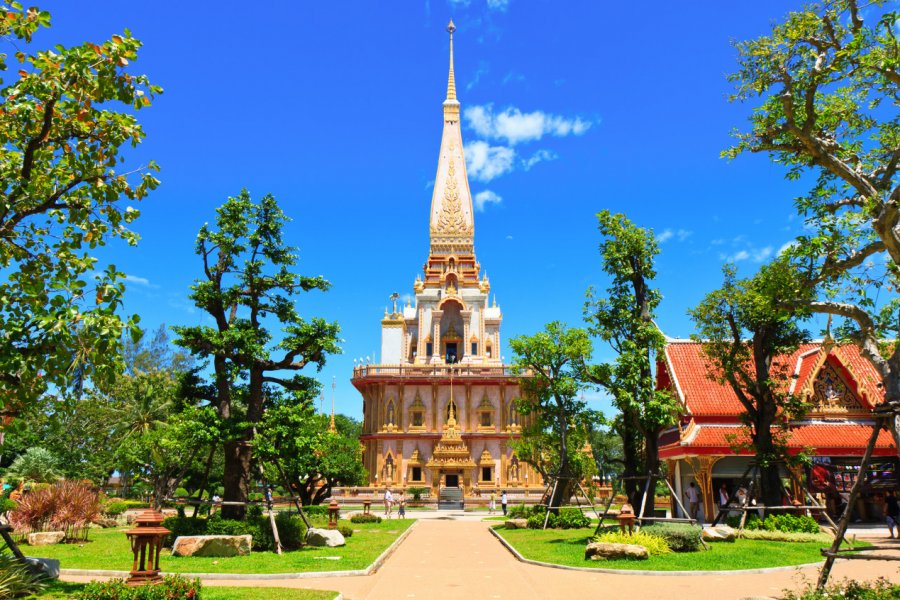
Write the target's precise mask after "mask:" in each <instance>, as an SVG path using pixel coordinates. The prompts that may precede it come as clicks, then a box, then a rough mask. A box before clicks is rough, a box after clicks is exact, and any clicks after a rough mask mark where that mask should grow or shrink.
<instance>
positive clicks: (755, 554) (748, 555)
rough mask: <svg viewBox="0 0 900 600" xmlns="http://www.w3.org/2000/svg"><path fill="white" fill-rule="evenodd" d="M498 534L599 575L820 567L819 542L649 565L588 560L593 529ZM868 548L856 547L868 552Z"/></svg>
mask: <svg viewBox="0 0 900 600" xmlns="http://www.w3.org/2000/svg"><path fill="white" fill-rule="evenodd" d="M494 529H495V530H496V531H497V533H499V534H500V535H501V536H503V538H504V539H505V540H506V541H508V542H509V543H510V544H511V545H512V546H513V547H514V548H515V549H516V550H518V551H519V553H520V554H521V555H522V556H524V557H525V558H527V559H529V560H537V561H541V562H547V563H554V564H559V565H567V566H572V567H588V568H597V569H629V570H648V571H730V570H737V569H761V568H765V567H782V566H793V565H802V564H807V563H814V562H819V561H821V560H822V555H821V554H820V553H819V549H820V548H822V544H821V543H819V542H811V543H795V542H768V541H761V540H737V541H736V542H734V543H727V542H720V543H713V544H709V548H710V549H709V550H707V551H704V550H701V551H699V552H683V553H680V552H674V553H672V554H667V555H665V556H651V557H650V558H649V559H648V560H606V561H593V560H585V558H584V547H585V546H586V545H587V543H588V541H589V540H590V538H591V537H592V534H593V530H590V529H552V530H550V529H548V530H546V531H541V530H535V529H504V528H503V527H502V526H496V527H494ZM867 545H868V544H865V543H857V546H859V547H864V546H867Z"/></svg>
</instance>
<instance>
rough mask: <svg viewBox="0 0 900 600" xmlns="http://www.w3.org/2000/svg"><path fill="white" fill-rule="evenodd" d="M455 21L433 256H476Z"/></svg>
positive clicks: (434, 215)
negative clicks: (457, 74) (458, 90)
mask: <svg viewBox="0 0 900 600" xmlns="http://www.w3.org/2000/svg"><path fill="white" fill-rule="evenodd" d="M454 31H456V26H455V25H454V24H453V21H450V24H449V25H448V26H447V32H448V33H449V34H450V72H449V75H448V77H447V98H446V100H444V103H443V105H442V108H443V113H444V132H443V134H442V136H441V152H440V155H439V157H438V170H437V175H436V176H435V180H434V191H433V193H432V197H431V217H430V219H429V221H430V225H431V227H430V229H431V254H432V255H447V254H474V252H475V250H474V232H475V223H474V215H473V207H472V193H471V192H470V191H469V179H468V177H467V176H466V158H465V155H464V154H463V141H462V133H461V132H460V126H459V108H460V107H459V100H458V99H457V97H456V77H455V74H454V72H453V32H454Z"/></svg>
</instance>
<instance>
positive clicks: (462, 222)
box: [352, 21, 539, 497]
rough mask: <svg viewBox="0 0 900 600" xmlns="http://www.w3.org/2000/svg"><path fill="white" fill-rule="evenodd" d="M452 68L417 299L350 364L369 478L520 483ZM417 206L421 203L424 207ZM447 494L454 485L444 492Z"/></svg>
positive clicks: (509, 394) (512, 392) (434, 486)
mask: <svg viewBox="0 0 900 600" xmlns="http://www.w3.org/2000/svg"><path fill="white" fill-rule="evenodd" d="M454 29H455V28H454V27H453V23H452V21H451V23H450V26H449V27H448V31H449V32H450V72H449V78H448V83H447V96H446V100H444V103H443V115H444V119H443V121H444V124H443V135H442V137H441V148H440V155H439V157H438V167H437V175H436V177H435V182H434V191H433V195H432V199H431V211H430V213H429V228H430V250H429V254H428V259H427V262H426V263H425V266H424V272H423V273H422V274H421V276H417V277H416V279H415V282H414V284H413V291H414V298H415V300H414V302H409V303H407V305H406V306H401V307H400V308H398V307H397V301H396V298H397V296H396V295H395V296H393V299H394V306H393V309H392V310H391V311H390V312H387V311H386V312H385V314H384V318H383V319H382V321H381V360H380V363H378V364H362V365H359V366H356V367H355V368H354V371H353V379H352V383H353V385H354V386H355V387H356V389H357V390H359V392H360V394H362V397H363V433H362V436H361V438H360V441H361V442H362V444H363V447H364V459H363V460H364V464H365V466H366V468H367V470H368V472H369V479H370V481H369V486H370V487H376V488H384V487H394V488H402V487H426V488H430V489H431V490H432V492H433V493H434V495H437V493H438V492H441V493H442V494H445V493H446V494H447V495H448V497H449V496H456V497H458V496H459V495H462V494H466V495H468V494H471V493H472V492H473V491H475V492H484V491H488V490H497V489H500V488H503V489H512V490H515V489H516V488H525V487H526V486H527V485H528V481H529V477H530V478H531V484H532V485H533V484H538V483H539V482H537V481H536V480H535V474H534V472H533V471H532V470H531V469H530V468H529V467H528V466H527V465H526V464H525V463H520V462H519V460H518V458H517V457H516V455H515V453H514V451H513V449H512V448H511V445H510V442H511V441H512V440H514V439H516V438H518V437H519V435H520V432H521V428H522V425H523V421H522V417H520V415H519V414H518V413H517V412H516V409H515V404H514V403H515V400H516V399H517V398H518V397H519V395H520V394H521V388H520V385H519V384H520V379H519V377H518V376H516V375H515V374H513V373H511V372H510V370H509V369H508V368H507V367H506V366H505V365H504V364H503V361H502V358H501V355H500V347H501V346H500V344H501V341H500V324H501V321H502V318H503V314H502V312H501V310H500V308H499V307H498V306H497V303H496V299H495V300H494V302H493V303H492V304H491V303H490V302H489V296H490V291H491V285H490V283H489V281H488V278H487V276H486V275H482V273H481V265H480V264H479V262H478V260H477V259H476V257H475V247H474V240H475V238H474V236H475V219H474V211H473V205H472V195H471V192H470V191H469V181H468V178H467V175H466V161H465V156H464V154H463V141H462V134H461V131H460V121H459V119H460V104H459V101H458V100H457V97H456V84H455V80H454V73H453V31H454ZM423 212H424V211H423ZM450 492H453V493H452V494H451V493H450Z"/></svg>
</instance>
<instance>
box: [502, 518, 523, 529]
mask: <svg viewBox="0 0 900 600" xmlns="http://www.w3.org/2000/svg"><path fill="white" fill-rule="evenodd" d="M504 525H506V528H507V529H528V519H509V520H508V521H506V522H505V523H504Z"/></svg>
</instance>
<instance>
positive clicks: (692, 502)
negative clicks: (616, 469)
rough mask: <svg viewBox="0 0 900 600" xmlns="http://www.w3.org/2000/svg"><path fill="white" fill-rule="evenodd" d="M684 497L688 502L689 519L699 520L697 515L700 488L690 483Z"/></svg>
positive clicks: (698, 511)
mask: <svg viewBox="0 0 900 600" xmlns="http://www.w3.org/2000/svg"><path fill="white" fill-rule="evenodd" d="M684 495H685V497H686V498H687V501H688V512H689V513H690V514H691V518H692V519H694V520H695V521H697V520H699V519H698V516H697V515H698V514H699V513H700V488H698V487H697V484H695V483H694V482H693V481H692V482H691V484H690V485H689V486H688V489H687V491H686V492H685V493H684Z"/></svg>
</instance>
